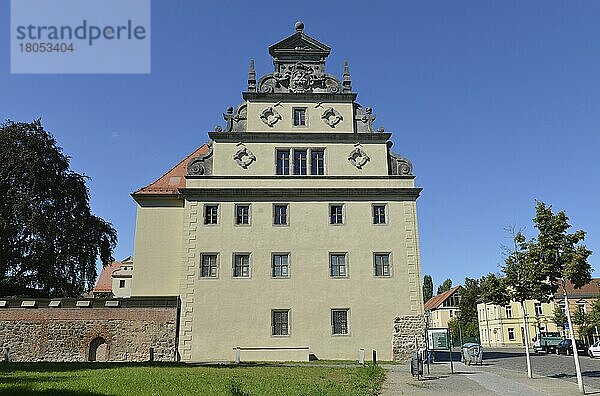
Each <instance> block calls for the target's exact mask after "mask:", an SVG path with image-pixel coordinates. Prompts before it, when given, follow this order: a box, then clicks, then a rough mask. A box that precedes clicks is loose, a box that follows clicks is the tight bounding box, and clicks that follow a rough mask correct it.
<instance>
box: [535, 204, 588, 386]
mask: <svg viewBox="0 0 600 396" xmlns="http://www.w3.org/2000/svg"><path fill="white" fill-rule="evenodd" d="M535 212H536V214H535V218H534V219H533V222H534V225H535V228H537V229H538V237H537V241H534V242H533V243H531V246H530V249H529V250H530V254H531V256H532V261H533V262H534V265H535V266H536V267H537V268H538V270H539V271H540V273H541V277H540V278H541V280H540V279H538V281H537V282H538V284H539V285H540V287H543V288H544V289H545V290H546V292H547V295H549V296H553V295H554V294H555V293H556V292H557V291H560V292H562V294H563V297H564V303H565V313H566V316H567V323H569V328H570V329H573V323H572V320H571V314H570V311H569V300H568V298H567V289H566V285H567V282H571V283H572V284H573V287H575V288H581V287H582V286H583V285H585V284H587V283H589V282H590V281H591V279H592V266H591V265H590V263H589V262H588V257H589V256H590V255H591V254H592V251H591V250H588V249H587V248H586V246H585V245H583V244H582V242H583V241H584V240H585V231H583V230H577V231H575V232H573V233H569V232H568V230H569V228H571V225H570V224H569V217H568V216H567V215H566V213H565V212H564V211H560V212H558V213H556V214H555V213H554V212H553V211H552V206H547V205H546V204H545V203H543V202H540V201H537V202H536V207H535ZM536 287H537V286H536ZM569 334H570V336H571V342H572V343H573V345H575V334H574V332H573V331H570V332H569ZM573 358H574V360H575V369H576V372H577V384H578V386H579V391H580V392H581V393H585V389H584V387H583V379H582V377H581V367H580V366H579V356H578V353H577V348H573Z"/></svg>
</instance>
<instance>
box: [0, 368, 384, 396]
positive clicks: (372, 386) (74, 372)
mask: <svg viewBox="0 0 600 396" xmlns="http://www.w3.org/2000/svg"><path fill="white" fill-rule="evenodd" d="M384 378H385V372H384V370H383V369H381V368H380V367H373V366H365V367H323V366H320V367H319V366H296V367H278V366H261V365H257V366H235V365H223V366H186V365H183V364H157V363H154V364H128V363H124V364H116V363H112V364H111V363H88V364H85V363H5V364H0V394H1V395H40V396H41V395H43V396H50V395H64V396H99V395H124V396H128V395H131V396H141V395H209V396H213V395H214V396H221V395H223V396H259V395H265V396H266V395H269V396H275V395H294V396H300V395H302V396H312V395H315V396H324V395H327V396H329V395H344V396H359V395H360V396H370V395H376V394H378V392H379V389H380V388H381V384H382V382H383V380H384Z"/></svg>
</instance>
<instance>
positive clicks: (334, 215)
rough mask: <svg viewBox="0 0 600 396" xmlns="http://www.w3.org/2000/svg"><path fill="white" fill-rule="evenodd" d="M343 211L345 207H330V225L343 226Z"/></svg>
mask: <svg viewBox="0 0 600 396" xmlns="http://www.w3.org/2000/svg"><path fill="white" fill-rule="evenodd" d="M343 211H344V206H343V205H329V224H343V222H344V217H343Z"/></svg>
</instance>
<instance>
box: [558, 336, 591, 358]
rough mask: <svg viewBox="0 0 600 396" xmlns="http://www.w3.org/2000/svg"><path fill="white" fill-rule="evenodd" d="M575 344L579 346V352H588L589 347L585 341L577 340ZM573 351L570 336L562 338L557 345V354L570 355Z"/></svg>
mask: <svg viewBox="0 0 600 396" xmlns="http://www.w3.org/2000/svg"><path fill="white" fill-rule="evenodd" d="M575 345H576V346H577V352H581V353H583V354H587V353H588V347H587V345H585V343H584V342H583V341H581V340H575ZM572 353H573V347H572V346H571V339H570V338H567V339H565V340H562V341H561V342H560V343H559V344H558V345H557V346H556V354H557V355H561V354H565V355H570V354H572Z"/></svg>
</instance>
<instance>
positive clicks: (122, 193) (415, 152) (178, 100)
mask: <svg viewBox="0 0 600 396" xmlns="http://www.w3.org/2000/svg"><path fill="white" fill-rule="evenodd" d="M9 11H10V9H9V2H8V1H3V2H1V3H0V21H1V22H2V26H5V27H4V28H2V29H0V43H3V44H2V50H1V51H0V92H1V93H2V94H1V95H0V119H8V118H10V119H13V120H17V121H30V120H32V119H35V118H38V117H42V119H43V123H44V125H45V127H46V129H48V130H49V131H51V132H52V133H53V134H54V136H55V137H56V139H57V140H58V142H59V144H60V145H61V146H62V147H63V148H64V152H65V153H66V154H68V155H69V156H71V157H72V162H71V164H72V168H73V169H75V170H76V171H78V172H81V173H85V174H86V175H88V176H89V177H90V178H91V179H90V182H89V187H90V190H91V196H92V207H93V210H94V212H95V213H96V214H98V215H100V216H101V217H103V218H105V219H106V220H108V221H110V222H111V223H112V224H113V225H114V226H115V228H116V229H117V231H118V233H119V245H118V247H117V249H116V251H115V257H116V258H124V257H126V256H128V255H130V254H132V253H133V240H134V232H135V209H136V206H135V203H134V201H133V200H132V199H131V197H130V196H129V194H130V193H131V192H133V191H135V190H136V189H138V188H140V187H142V186H144V185H146V184H148V183H150V182H152V181H153V180H154V179H156V178H158V177H159V176H160V175H162V174H163V173H164V172H165V171H166V170H167V169H169V168H170V167H171V166H172V165H173V164H174V163H176V162H177V161H179V160H180V159H181V158H183V157H184V156H186V155H187V154H189V153H190V152H191V151H193V150H194V149H195V148H196V147H197V146H199V145H200V144H202V143H204V142H206V141H207V134H206V132H207V131H209V130H212V129H213V128H214V126H215V125H217V124H221V125H223V124H224V122H223V119H222V116H221V114H222V113H223V112H224V111H225V109H226V108H227V107H228V106H231V105H236V104H237V103H239V102H240V101H241V94H240V92H241V91H242V90H244V89H245V83H246V79H247V70H248V60H249V59H250V58H254V59H255V61H256V69H257V74H258V75H262V74H265V73H268V72H270V71H271V70H272V63H271V58H270V57H269V55H268V52H267V47H268V46H269V45H271V44H273V43H275V42H277V41H279V40H280V39H282V38H284V37H287V36H288V35H290V34H291V33H292V32H293V25H294V22H295V21H296V20H302V21H304V23H305V26H306V27H305V32H306V33H307V34H309V35H311V36H313V37H315V38H317V39H319V40H320V41H322V42H324V43H325V44H327V45H329V46H330V47H331V48H332V54H331V56H330V57H329V60H328V63H327V69H328V72H330V73H333V74H336V75H338V76H341V74H342V68H343V61H344V60H348V61H349V63H350V71H351V73H352V81H353V88H354V90H355V91H356V92H358V94H359V95H358V102H359V103H361V104H363V105H364V106H371V107H373V109H374V112H375V113H376V114H377V121H376V123H375V124H376V126H385V128H386V129H387V130H388V131H392V132H393V133H394V135H393V141H394V143H395V144H394V150H395V151H396V152H398V153H401V154H403V155H405V156H407V157H408V158H410V159H411V160H412V162H413V164H414V172H415V174H416V176H417V179H416V182H417V184H418V185H419V186H420V187H423V189H424V190H423V193H422V196H421V198H419V200H418V211H419V228H420V234H421V236H420V242H421V259H422V273H423V274H431V275H433V278H434V282H435V284H436V286H437V285H438V284H440V283H441V282H442V281H443V280H444V279H445V278H446V277H450V278H452V279H453V281H454V283H455V284H457V283H460V282H462V280H463V279H464V277H465V276H469V277H479V276H481V275H483V274H486V273H488V272H490V271H491V272H494V271H497V270H498V265H499V264H500V263H501V261H502V256H501V248H500V246H501V245H502V244H506V243H507V242H509V240H508V239H507V235H506V233H505V232H504V228H505V227H506V226H512V225H514V226H517V227H521V226H523V227H525V232H526V233H529V234H530V235H532V233H533V227H532V222H531V219H532V218H533V216H534V199H540V200H543V201H545V202H547V203H549V204H552V205H553V206H554V208H555V209H564V210H565V211H566V212H567V214H568V215H569V216H570V218H571V222H572V224H573V225H574V228H578V229H579V228H581V229H584V230H586V231H588V236H587V240H586V244H587V246H588V248H590V249H592V250H593V251H594V252H595V253H594V254H593V255H592V257H591V259H590V261H591V263H592V265H593V266H594V267H595V268H598V267H599V264H600V210H599V208H598V203H599V201H600V200H599V198H598V197H599V196H600V177H599V173H600V172H599V171H600V165H598V161H597V157H598V155H597V154H598V150H599V149H600V137H599V132H600V131H599V126H600V111H599V108H598V107H599V104H600V40H599V38H600V24H599V23H598V17H599V15H600V3H599V2H593V1H577V2H567V1H544V2H539V1H538V2H534V1H530V2H523V1H502V2H499V1H481V0H478V1H453V2H449V1H428V2H417V1H412V2H406V1H398V2H386V3H384V2H351V1H345V2H333V1H332V2H319V1H303V2H300V3H293V4H290V5H285V3H283V2H282V3H276V2H266V1H253V2H241V1H240V2H232V1H222V0H221V1H203V2H199V1H192V0H168V1H167V0H153V3H152V29H151V35H152V72H151V74H149V75H11V74H10V60H9V29H8V26H9V14H10V12H9ZM595 275H596V276H600V273H599V272H598V271H596V273H595Z"/></svg>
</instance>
